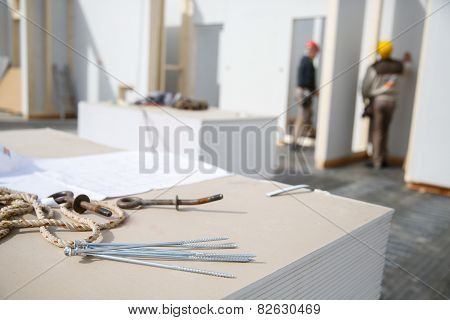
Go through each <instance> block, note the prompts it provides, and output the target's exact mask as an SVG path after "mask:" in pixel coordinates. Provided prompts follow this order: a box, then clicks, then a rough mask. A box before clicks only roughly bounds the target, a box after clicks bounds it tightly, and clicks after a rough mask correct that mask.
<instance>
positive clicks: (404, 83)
mask: <svg viewBox="0 0 450 320" xmlns="http://www.w3.org/2000/svg"><path fill="white" fill-rule="evenodd" d="M391 1H393V0H391ZM385 2H386V1H385ZM424 2H425V1H423V0H395V11H394V12H395V18H394V23H393V26H392V35H391V38H395V37H397V36H398V35H399V34H401V36H399V37H398V38H396V39H394V41H393V42H394V53H393V57H394V58H396V59H399V60H401V59H402V58H403V54H404V53H405V52H406V51H408V52H410V53H411V55H412V61H411V68H410V70H409V71H408V72H407V73H405V75H404V76H403V77H402V78H401V80H400V83H399V96H398V100H397V106H396V110H395V113H394V116H393V119H392V123H391V128H390V132H389V144H388V150H389V154H390V155H392V156H396V157H400V158H403V157H405V156H406V152H407V148H408V140H409V133H410V128H411V117H412V112H413V106H414V93H415V89H416V81H417V68H418V64H419V59H420V48H421V44H422V33H423V23H420V24H417V25H416V26H415V27H414V28H412V29H410V30H409V31H407V32H404V30H406V29H407V28H408V27H410V26H411V25H413V24H414V23H417V21H420V19H423V17H424V16H425V4H424ZM380 39H381V38H380Z"/></svg>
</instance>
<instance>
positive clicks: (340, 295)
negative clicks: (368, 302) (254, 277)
mask: <svg viewBox="0 0 450 320" xmlns="http://www.w3.org/2000/svg"><path fill="white" fill-rule="evenodd" d="M392 214H393V212H390V213H387V214H385V215H383V216H381V217H379V218H378V219H375V220H373V221H371V222H369V223H367V224H366V225H363V226H362V227H360V228H358V229H356V230H354V231H352V232H351V233H350V234H346V235H344V236H342V237H341V238H339V239H337V240H335V241H333V242H332V243H330V244H328V245H326V246H324V247H322V248H320V249H318V250H316V251H314V252H312V253H310V254H308V255H306V256H304V257H302V258H300V259H299V260H297V261H294V262H293V263H291V264H289V265H287V266H285V267H284V268H282V269H280V270H278V271H276V272H274V273H272V274H270V275H268V276H266V277H264V278H262V279H260V280H258V281H256V282H254V283H252V284H250V285H248V286H247V287H245V288H242V289H241V290H239V291H237V292H235V293H233V294H231V295H229V296H228V297H226V298H225V299H249V300H250V299H263V300H266V299H276V300H278V299H304V300H310V299H378V298H379V297H380V293H381V280H382V276H383V270H384V265H385V253H386V247H387V241H388V237H389V229H390V221H391V218H392ZM299 236H300V237H301V235H299Z"/></svg>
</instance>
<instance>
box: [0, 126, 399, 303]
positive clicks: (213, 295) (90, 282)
mask: <svg viewBox="0 0 450 320" xmlns="http://www.w3.org/2000/svg"><path fill="white" fill-rule="evenodd" d="M30 134H32V135H33V136H34V137H36V138H38V139H36V140H35V141H36V142H35V144H34V147H33V146H32V145H31V144H29V145H28V148H29V149H28V150H25V149H24V146H25V143H24V141H23V140H24V139H26V138H27V137H29V135H30ZM65 138H67V141H68V142H69V141H70V144H71V147H72V149H71V150H72V151H71V153H70V154H67V155H75V154H76V153H77V152H80V154H85V153H86V151H85V150H89V151H90V152H92V153H93V152H96V151H95V150H97V148H98V150H99V152H104V151H105V150H106V149H105V148H102V147H101V146H98V145H95V144H91V143H89V142H88V141H82V140H80V141H78V142H77V139H76V138H74V137H72V136H70V135H67V134H61V133H59V132H55V131H52V130H33V131H28V132H25V133H24V134H22V133H20V132H15V133H7V132H6V133H5V132H2V133H0V143H6V142H7V144H8V145H9V147H10V148H11V149H13V150H16V148H15V146H17V151H19V150H21V152H22V153H24V154H27V155H30V156H33V155H34V156H37V155H41V154H42V152H43V151H42V150H43V149H44V150H46V151H47V155H48V156H51V155H55V156H60V155H61V152H60V150H57V149H58V148H57V147H56V146H58V145H59V143H57V142H55V141H63V140H65ZM62 145H64V143H63V144H62ZM274 189H276V187H275V186H274V185H273V184H272V183H270V182H267V181H257V180H252V179H249V178H244V177H241V176H230V177H226V178H221V179H216V180H211V181H205V182H202V183H197V184H195V185H187V186H181V187H174V188H172V189H170V190H167V192H166V193H165V194H164V195H163V196H162V197H164V198H165V197H169V198H170V197H173V196H175V195H176V194H178V195H179V196H180V197H186V198H189V197H197V196H202V195H206V194H213V193H223V194H224V200H222V201H219V202H215V203H211V204H208V205H204V206H201V207H196V208H189V209H184V210H183V211H181V212H177V211H175V210H173V209H171V208H146V209H141V210H137V211H135V212H130V216H129V218H128V219H127V221H126V222H125V224H124V225H122V226H121V227H119V228H117V229H113V230H111V231H107V232H104V234H103V240H104V241H107V242H110V241H118V242H148V241H160V240H178V239H193V238H200V237H204V236H229V237H230V238H231V240H233V241H236V242H238V243H239V244H240V249H238V251H240V252H251V253H255V254H256V255H257V262H255V263H250V264H231V263H229V264H226V263H207V262H171V263H172V264H177V265H187V266H193V267H200V268H205V269H211V270H215V271H225V272H230V273H233V274H235V275H236V276H237V278H236V279H223V278H214V277H209V276H204V275H197V274H189V273H183V272H177V271H169V270H162V269H155V268H150V267H145V266H138V265H131V264H125V263H119V262H111V261H92V260H87V259H83V258H79V257H68V258H65V259H64V258H63V257H64V256H63V252H62V250H61V249H57V248H56V247H52V246H51V245H49V244H48V243H47V242H46V241H44V240H43V239H42V238H41V237H40V235H39V233H38V232H37V231H36V232H32V231H27V232H20V233H19V234H15V235H14V236H8V237H7V238H6V239H4V240H2V241H1V242H0V257H2V258H1V262H0V263H1V264H0V266H1V269H2V273H1V274H0V282H1V283H3V282H5V281H6V282H7V283H8V287H3V286H0V297H3V298H5V297H7V298H11V299H36V298H37V299H45V298H47V299H70V298H80V299H81V298H85V299H217V298H223V297H225V296H227V295H230V294H231V293H233V292H235V291H237V290H239V289H241V288H243V287H245V286H247V285H249V284H251V283H253V282H255V281H257V280H258V279H260V278H262V277H264V276H267V275H269V274H271V273H273V272H275V271H276V270H278V269H280V268H282V267H284V266H286V265H288V264H289V263H291V262H294V261H296V260H298V259H300V258H301V257H303V256H305V255H306V254H308V253H311V252H313V251H315V250H317V249H319V248H321V247H323V246H324V245H326V244H329V243H330V242H332V241H335V240H336V239H338V238H340V237H341V236H343V235H344V234H345V232H344V231H343V230H345V231H347V232H349V231H352V230H355V229H356V228H358V227H360V226H362V225H364V224H366V223H368V222H370V221H372V220H374V219H376V218H378V217H381V216H383V215H385V214H388V213H391V212H392V210H391V209H388V208H385V207H381V206H375V205H370V204H367V203H363V202H359V201H354V200H349V199H345V198H342V197H337V196H333V195H326V194H324V193H319V192H313V193H310V192H306V193H305V192H301V191H300V192H297V193H295V197H296V198H297V200H296V199H294V198H293V197H291V196H289V195H285V196H279V197H274V198H268V197H266V196H265V193H266V192H268V191H272V190H274ZM161 192H162V191H161V190H155V191H152V192H148V193H146V194H145V195H144V197H149V198H151V197H155V196H157V195H159V194H160V193H161ZM302 202H303V203H305V204H306V205H307V206H308V207H310V208H314V210H315V211H318V212H319V213H320V214H317V213H316V212H314V211H312V210H311V209H310V208H308V207H307V206H305V205H304V204H302ZM330 221H332V222H330ZM336 225H339V227H337V226H336ZM64 236H65V237H70V236H72V237H71V238H74V237H75V234H67V233H65V234H64ZM61 258H63V259H64V260H63V261H62V262H59V263H58V264H57V265H56V266H54V267H53V268H51V270H49V271H48V272H46V273H44V274H42V275H40V276H39V274H40V273H42V270H45V269H46V268H49V266H52V265H54V264H56V263H57V262H58V261H59V260H60V259H61ZM24 265H27V268H26V269H31V270H34V271H35V272H34V275H33V274H32V272H31V271H29V272H21V271H20V272H18V270H21V268H22V266H24ZM25 271H26V270H25ZM33 277H34V278H35V279H34V280H32V281H30V280H31V279H33ZM27 282H29V283H28V284H26V283H27ZM14 284H15V286H14ZM24 284H26V285H25V286H24ZM12 292H14V294H11V293H12Z"/></svg>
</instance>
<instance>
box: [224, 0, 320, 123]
mask: <svg viewBox="0 0 450 320" xmlns="http://www.w3.org/2000/svg"><path fill="white" fill-rule="evenodd" d="M327 3H328V1H303V0H285V1H283V5H280V3H279V2H274V1H270V0H264V1H257V0H247V1H240V2H234V1H233V2H230V3H229V4H228V10H227V14H226V22H225V23H224V32H223V46H222V48H223V49H222V52H221V69H220V71H219V73H220V75H221V79H220V83H221V95H220V106H221V108H222V109H225V110H232V111H242V112H251V113H259V114H267V115H273V116H279V115H280V117H279V118H278V119H279V125H281V126H283V127H284V124H285V112H286V110H287V105H288V94H289V67H290V54H291V42H292V41H291V40H292V26H293V23H292V21H293V19H295V18H302V17H319V16H325V14H326V12H327V11H326V10H327ZM294 107H296V106H294Z"/></svg>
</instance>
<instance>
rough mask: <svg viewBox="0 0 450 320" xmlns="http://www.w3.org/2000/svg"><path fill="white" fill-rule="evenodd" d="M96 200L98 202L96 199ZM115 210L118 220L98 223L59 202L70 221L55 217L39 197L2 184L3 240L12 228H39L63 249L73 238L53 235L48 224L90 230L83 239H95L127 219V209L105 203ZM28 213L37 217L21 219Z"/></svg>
mask: <svg viewBox="0 0 450 320" xmlns="http://www.w3.org/2000/svg"><path fill="white" fill-rule="evenodd" d="M93 202H94V203H96V202H95V201H93ZM102 206H103V207H105V208H108V209H110V210H111V212H112V213H113V216H114V218H115V219H113V220H110V221H107V222H105V223H98V222H95V221H94V220H92V219H89V218H87V217H83V216H81V215H80V214H78V213H76V212H74V211H73V210H70V208H69V204H67V203H64V204H60V206H59V209H60V212H61V214H62V215H63V216H65V217H67V218H68V219H70V220H71V221H64V220H62V219H55V218H54V213H55V211H54V209H53V208H51V207H49V206H46V205H43V204H41V203H40V202H39V201H38V197H37V196H35V195H30V194H27V193H24V192H18V191H14V190H11V189H8V188H3V187H0V239H1V238H3V237H5V236H6V235H7V234H9V233H10V232H11V230H13V229H22V228H38V227H39V231H40V233H41V234H42V236H43V237H44V239H46V240H47V241H48V242H50V243H51V244H53V245H55V246H57V247H60V248H64V247H71V248H73V247H74V245H75V241H74V240H64V239H61V238H59V237H57V236H56V235H55V234H53V233H52V232H51V231H50V230H49V227H62V228H64V229H68V230H71V231H89V230H90V231H91V234H90V235H89V236H88V237H87V238H85V239H84V240H85V241H87V242H93V241H95V240H97V239H98V238H99V237H100V235H101V230H102V229H112V228H115V227H117V226H118V225H119V224H121V223H122V222H123V221H124V220H125V219H126V217H127V216H126V215H125V212H124V211H123V210H122V209H120V208H119V207H117V206H114V205H108V204H105V203H102ZM25 214H34V215H36V218H37V219H23V218H20V217H21V216H23V215H25Z"/></svg>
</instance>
